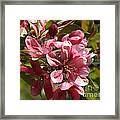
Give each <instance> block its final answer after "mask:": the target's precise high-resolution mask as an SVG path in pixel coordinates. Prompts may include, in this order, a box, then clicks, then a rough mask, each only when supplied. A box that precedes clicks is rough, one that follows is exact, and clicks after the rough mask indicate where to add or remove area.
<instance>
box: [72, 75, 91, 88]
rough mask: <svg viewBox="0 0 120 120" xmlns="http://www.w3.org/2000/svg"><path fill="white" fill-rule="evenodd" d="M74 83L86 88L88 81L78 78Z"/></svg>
mask: <svg viewBox="0 0 120 120" xmlns="http://www.w3.org/2000/svg"><path fill="white" fill-rule="evenodd" d="M74 83H75V84H77V85H78V86H86V85H87V84H88V83H89V80H88V79H87V78H81V77H80V76H78V77H77V79H76V80H75V82H74Z"/></svg>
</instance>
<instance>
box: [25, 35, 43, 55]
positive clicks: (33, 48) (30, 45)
mask: <svg viewBox="0 0 120 120" xmlns="http://www.w3.org/2000/svg"><path fill="white" fill-rule="evenodd" d="M25 44H26V47H27V49H28V50H29V51H30V52H29V54H30V55H31V57H40V56H42V55H43V51H42V47H41V46H40V44H39V43H38V41H37V40H36V39H35V38H32V37H31V36H27V37H26V39H25Z"/></svg>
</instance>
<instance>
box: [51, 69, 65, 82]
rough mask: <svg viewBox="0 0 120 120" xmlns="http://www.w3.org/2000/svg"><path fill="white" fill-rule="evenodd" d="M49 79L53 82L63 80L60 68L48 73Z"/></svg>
mask: <svg viewBox="0 0 120 120" xmlns="http://www.w3.org/2000/svg"><path fill="white" fill-rule="evenodd" d="M50 77H51V80H52V81H53V83H60V82H62V80H63V74H62V70H54V71H53V72H52V73H51V74H50Z"/></svg>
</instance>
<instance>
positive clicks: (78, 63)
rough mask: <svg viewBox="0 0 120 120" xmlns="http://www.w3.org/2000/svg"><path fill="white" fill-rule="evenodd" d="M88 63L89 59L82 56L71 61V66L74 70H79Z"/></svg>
mask: <svg viewBox="0 0 120 120" xmlns="http://www.w3.org/2000/svg"><path fill="white" fill-rule="evenodd" d="M86 63H87V59H86V58H85V57H82V56H81V57H75V58H73V59H72V60H71V62H70V63H69V66H71V67H73V68H78V67H82V66H84V65H86Z"/></svg>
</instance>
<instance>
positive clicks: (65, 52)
mask: <svg viewBox="0 0 120 120" xmlns="http://www.w3.org/2000/svg"><path fill="white" fill-rule="evenodd" d="M71 47H72V44H71V42H69V41H65V42H63V45H62V52H61V57H62V59H63V60H68V59H70V57H71Z"/></svg>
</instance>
